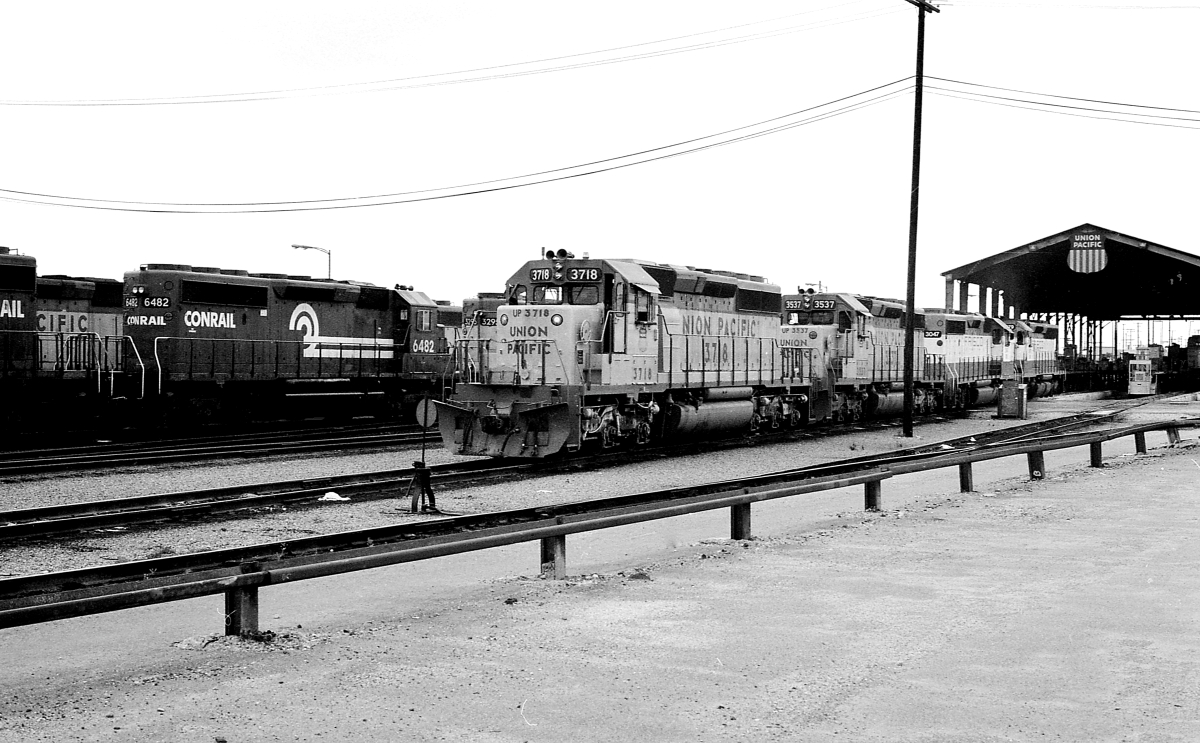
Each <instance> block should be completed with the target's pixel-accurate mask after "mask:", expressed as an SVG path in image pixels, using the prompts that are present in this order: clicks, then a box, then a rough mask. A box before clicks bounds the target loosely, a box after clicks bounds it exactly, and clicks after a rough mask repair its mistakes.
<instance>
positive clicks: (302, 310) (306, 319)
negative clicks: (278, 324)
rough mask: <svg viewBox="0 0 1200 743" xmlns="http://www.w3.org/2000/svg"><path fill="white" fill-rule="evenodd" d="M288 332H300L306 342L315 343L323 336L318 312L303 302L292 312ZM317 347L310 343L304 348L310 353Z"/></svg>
mask: <svg viewBox="0 0 1200 743" xmlns="http://www.w3.org/2000/svg"><path fill="white" fill-rule="evenodd" d="M288 330H298V331H300V334H301V335H303V336H304V340H306V341H315V340H316V338H317V336H319V335H320V334H321V322H320V321H319V320H318V319H317V311H316V310H314V309H313V308H312V305H311V304H309V303H308V302H302V303H300V304H298V305H296V309H294V310H292V319H290V320H288ZM314 347H315V344H314V343H312V342H310V343H309V344H308V345H307V346H305V347H304V350H305V351H310V350H312V349H313V348H314Z"/></svg>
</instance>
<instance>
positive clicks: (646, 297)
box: [633, 286, 654, 323]
mask: <svg viewBox="0 0 1200 743" xmlns="http://www.w3.org/2000/svg"><path fill="white" fill-rule="evenodd" d="M633 297H634V311H635V312H636V314H635V315H634V317H635V318H636V319H637V322H643V323H645V322H652V321H653V320H654V297H653V296H651V294H650V292H648V291H646V290H644V289H640V288H638V287H636V286H635V287H633Z"/></svg>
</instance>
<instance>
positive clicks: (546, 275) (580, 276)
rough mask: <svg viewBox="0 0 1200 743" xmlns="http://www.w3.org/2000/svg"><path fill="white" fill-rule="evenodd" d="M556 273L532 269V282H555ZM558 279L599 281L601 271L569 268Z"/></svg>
mask: <svg viewBox="0 0 1200 743" xmlns="http://www.w3.org/2000/svg"><path fill="white" fill-rule="evenodd" d="M555 278H556V277H555V275H554V272H553V271H552V270H551V269H549V268H531V269H529V280H530V281H553V280H555ZM557 278H559V279H565V280H566V281H599V280H600V269H598V268H568V269H567V270H566V271H564V272H563V274H561V275H560V276H558V277H557Z"/></svg>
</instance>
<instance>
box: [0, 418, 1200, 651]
mask: <svg viewBox="0 0 1200 743" xmlns="http://www.w3.org/2000/svg"><path fill="white" fill-rule="evenodd" d="M1195 424H1196V422H1195V421H1168V422H1158V423H1149V424H1144V425H1140V426H1132V427H1126V428H1122V429H1113V430H1107V431H1098V432H1093V433H1082V434H1069V435H1064V436H1058V437H1052V438H1048V439H1043V440H1040V441H1034V442H1029V443H1023V444H1001V445H998V446H996V447H995V448H988V447H983V448H980V449H976V450H973V451H967V452H959V453H950V454H938V453H936V452H935V453H933V454H931V455H928V456H929V458H927V459H917V460H913V459H909V460H908V461H903V462H897V463H892V464H890V465H888V466H886V467H883V466H875V467H872V468H869V469H864V470H862V471H859V472H854V473H843V474H839V475H831V476H827V477H812V476H809V477H807V478H804V477H803V476H802V475H800V474H798V475H797V481H796V482H794V483H780V482H775V483H773V484H770V485H765V486H760V487H745V486H744V485H740V484H739V483H736V482H733V483H728V488H726V489H722V490H718V491H715V492H709V493H706V494H703V495H698V496H693V497H684V498H675V499H672V500H670V501H661V500H660V501H650V502H639V503H635V504H633V505H621V504H620V499H614V500H613V501H611V503H613V504H615V505H613V506H610V507H606V508H603V509H598V510H585V511H582V512H576V513H565V514H563V515H554V514H545V515H544V516H543V517H539V518H537V519H535V520H531V521H523V522H519V523H514V522H515V521H516V519H515V517H512V516H511V515H510V514H509V513H493V514H486V515H483V516H475V517H463V518H462V519H454V520H451V521H452V523H454V524H457V522H458V521H462V522H463V525H462V527H461V528H458V529H454V530H452V531H450V532H448V533H443V534H438V535H436V536H431V537H427V538H423V539H413V540H405V541H402V542H400V543H394V544H389V543H384V544H372V542H373V539H372V536H371V535H372V534H373V533H374V532H371V531H369V530H368V531H363V532H349V533H345V534H342V535H337V536H338V538H339V539H343V540H344V544H343V547H342V549H340V550H337V551H330V552H318V553H314V554H307V555H300V556H296V557H287V555H288V554H289V551H290V550H289V544H288V543H283V544H280V545H279V554H280V555H281V557H280V559H278V560H276V561H275V562H274V563H273V566H270V567H268V566H266V565H264V564H263V563H262V562H244V563H241V564H235V565H230V564H228V561H224V562H218V563H216V564H213V565H211V566H208V567H206V568H203V569H197V570H196V571H195V572H191V573H183V574H180V575H173V576H162V577H155V576H154V571H153V570H152V569H151V570H149V571H148V572H147V573H145V574H144V575H143V576H142V577H141V579H139V580H131V581H126V582H118V583H113V584H108V585H104V586H99V587H95V588H91V589H85V590H84V591H83V594H80V593H78V592H72V591H63V592H60V593H42V594H36V595H29V596H23V597H20V598H16V599H13V598H9V597H6V596H2V595H0V627H12V626H19V625H25V624H33V623H38V622H45V621H53V620H56V619H63V618H67V617H74V616H83V615H88V614H97V613H102V612H108V611H115V610H118V609H124V608H130V607H134V606H144V605H148V604H157V603H164V602H168V601H178V600H182V599H187V598H194V597H198V596H205V595H213V594H224V595H225V631H226V633H227V634H243V633H248V632H254V631H257V629H258V589H259V588H264V587H266V586H271V585H280V584H285V583H291V582H294V581H297V580H305V579H309V578H319V577H324V576H330V575H338V574H341V573H349V572H354V571H358V570H367V569H370V568H376V567H383V566H386V565H396V564H401V563H406V562H414V561H418V560H426V559H430V558H433V557H441V556H445V555H452V554H459V553H463V552H471V551H475V550H481V549H490V548H492V547H500V546H503V545H509V544H516V543H519V542H529V541H534V540H537V541H539V542H540V549H541V563H542V570H543V572H544V573H545V574H546V575H547V576H548V577H553V578H562V577H564V576H565V575H566V537H567V535H569V534H576V533H581V532H585V531H593V530H598V529H607V528H611V527H614V526H623V525H626V524H633V523H638V522H644V521H652V520H656V519H662V518H670V517H673V516H680V515H684V514H688V513H696V512H699V511H707V510H713V509H718V508H729V509H730V535H731V537H732V538H734V539H748V538H750V537H751V533H752V532H751V506H752V504H753V503H756V502H759V501H765V500H771V499H776V498H784V497H790V496H795V495H802V494H806V493H815V492H819V491H825V490H833V489H837V488H845V487H852V486H856V485H863V486H864V491H865V492H864V507H865V508H866V509H867V510H878V509H880V508H881V507H882V482H883V481H884V480H886V479H888V478H890V477H892V476H894V475H898V474H904V473H912V472H922V471H926V470H933V469H941V468H945V467H958V468H959V484H960V489H961V490H962V491H963V492H968V491H970V490H971V489H972V486H973V477H972V471H971V465H972V464H973V463H975V462H979V461H984V460H989V459H999V458H1003V457H1011V456H1017V455H1022V454H1024V455H1025V456H1026V457H1027V460H1028V466H1029V475H1030V477H1031V478H1032V479H1041V478H1042V477H1044V476H1045V460H1044V453H1045V452H1046V451H1050V450H1055V449H1065V448H1070V447H1075V446H1085V445H1086V446H1088V447H1090V454H1091V465H1092V466H1093V467H1099V466H1101V464H1102V461H1101V460H1102V453H1103V452H1102V447H1103V443H1104V442H1106V441H1111V440H1113V439H1116V438H1120V437H1124V436H1133V437H1134V439H1135V444H1136V447H1137V451H1138V452H1141V453H1144V452H1145V451H1146V439H1145V435H1146V433H1147V432H1149V431H1157V430H1163V431H1166V433H1167V438H1168V441H1169V442H1170V443H1177V442H1178V441H1179V429H1180V428H1182V427H1191V426H1193V425H1195ZM864 466H865V465H864ZM722 487H723V486H722ZM574 505H576V506H579V505H581V504H574ZM535 512H536V513H542V511H541V510H537V511H535ZM512 513H521V514H522V516H526V515H528V512H512ZM484 518H487V519H489V521H488V523H492V524H501V525H497V526H490V527H487V528H477V529H474V530H471V529H470V524H471V523H474V522H479V521H480V520H481V519H484ZM405 528H407V529H408V530H410V531H411V530H412V527H411V526H409V527H405ZM364 544H365V545H366V546H359V545H364ZM351 545H354V546H351ZM146 564H147V565H149V563H146ZM97 570H102V569H97ZM16 580H19V579H16ZM0 588H3V582H0Z"/></svg>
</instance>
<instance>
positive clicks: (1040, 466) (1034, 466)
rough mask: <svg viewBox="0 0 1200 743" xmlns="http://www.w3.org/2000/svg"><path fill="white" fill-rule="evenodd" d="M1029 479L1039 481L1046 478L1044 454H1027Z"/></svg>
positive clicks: (1037, 452)
mask: <svg viewBox="0 0 1200 743" xmlns="http://www.w3.org/2000/svg"><path fill="white" fill-rule="evenodd" d="M1028 457H1029V479H1030V480H1041V479H1042V478H1043V477H1045V476H1046V455H1045V453H1044V452H1040V451H1031V452H1029V455H1028Z"/></svg>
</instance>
